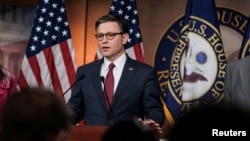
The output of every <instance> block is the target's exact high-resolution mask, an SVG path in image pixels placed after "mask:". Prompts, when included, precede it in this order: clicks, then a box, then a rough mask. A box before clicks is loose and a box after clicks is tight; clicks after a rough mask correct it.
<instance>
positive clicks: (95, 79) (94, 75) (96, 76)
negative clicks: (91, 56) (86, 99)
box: [91, 59, 107, 109]
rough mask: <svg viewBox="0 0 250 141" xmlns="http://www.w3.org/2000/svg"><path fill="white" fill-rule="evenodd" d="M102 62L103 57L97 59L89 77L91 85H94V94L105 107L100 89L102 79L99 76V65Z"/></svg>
mask: <svg viewBox="0 0 250 141" xmlns="http://www.w3.org/2000/svg"><path fill="white" fill-rule="evenodd" d="M102 63H103V59H101V60H99V61H98V62H97V63H96V64H95V65H94V66H93V68H92V70H91V78H92V83H93V86H94V87H95V91H96V95H97V97H98V98H99V100H100V102H101V104H102V105H103V107H104V108H105V109H106V108H107V107H106V102H105V100H104V98H105V97H104V94H103V90H102V81H101V76H100V71H101V66H102Z"/></svg>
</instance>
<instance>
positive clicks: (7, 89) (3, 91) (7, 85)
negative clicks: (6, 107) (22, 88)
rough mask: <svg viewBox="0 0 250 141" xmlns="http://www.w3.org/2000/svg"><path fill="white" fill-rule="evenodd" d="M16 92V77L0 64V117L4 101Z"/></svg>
mask: <svg viewBox="0 0 250 141" xmlns="http://www.w3.org/2000/svg"><path fill="white" fill-rule="evenodd" d="M15 92H17V80H16V76H15V75H14V74H13V73H11V72H9V71H8V70H7V69H5V68H4V67H3V66H2V65H1V64H0V115H1V111H2V106H3V104H4V102H5V101H6V99H7V98H8V97H9V96H10V95H12V94H13V93H15Z"/></svg>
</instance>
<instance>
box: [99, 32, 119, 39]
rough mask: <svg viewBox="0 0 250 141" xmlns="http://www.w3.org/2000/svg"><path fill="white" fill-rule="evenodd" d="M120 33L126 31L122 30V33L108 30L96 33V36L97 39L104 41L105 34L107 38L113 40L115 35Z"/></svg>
mask: <svg viewBox="0 0 250 141" xmlns="http://www.w3.org/2000/svg"><path fill="white" fill-rule="evenodd" d="M119 34H124V33H122V32H120V33H112V32H108V33H106V34H102V33H98V34H95V37H96V39H97V40H98V41H102V40H103V37H104V35H105V37H106V39H108V40H113V39H114V37H115V36H116V35H119Z"/></svg>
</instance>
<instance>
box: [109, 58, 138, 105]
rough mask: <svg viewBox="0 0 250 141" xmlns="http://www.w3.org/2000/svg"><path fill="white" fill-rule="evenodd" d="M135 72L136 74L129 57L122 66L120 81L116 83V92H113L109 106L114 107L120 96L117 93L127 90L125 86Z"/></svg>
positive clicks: (133, 64)
mask: <svg viewBox="0 0 250 141" xmlns="http://www.w3.org/2000/svg"><path fill="white" fill-rule="evenodd" d="M135 72H136V67H135V63H134V61H133V60H132V59H130V58H129V57H127V61H126V63H125V65H124V68H123V71H122V75H121V78H120V81H119V83H118V86H117V88H116V92H115V95H114V97H113V101H112V103H111V106H112V105H114V104H115V103H116V101H117V100H118V99H119V98H118V97H119V96H120V95H121V92H119V91H121V90H124V89H126V88H127V85H129V83H128V82H129V81H130V80H131V78H133V76H134V74H135Z"/></svg>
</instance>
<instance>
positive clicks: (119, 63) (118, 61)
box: [104, 53, 127, 70]
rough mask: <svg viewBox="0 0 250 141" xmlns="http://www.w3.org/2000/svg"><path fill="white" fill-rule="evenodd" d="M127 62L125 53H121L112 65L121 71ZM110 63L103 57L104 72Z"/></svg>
mask: <svg viewBox="0 0 250 141" xmlns="http://www.w3.org/2000/svg"><path fill="white" fill-rule="evenodd" d="M126 60H127V56H126V53H123V54H122V55H121V56H120V57H118V58H117V59H116V60H115V61H114V62H113V63H114V64H115V68H117V69H122V68H123V66H124V64H125V62H126ZM110 63H112V62H111V61H109V60H108V59H107V58H105V57H104V68H105V70H108V69H109V64H110Z"/></svg>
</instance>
